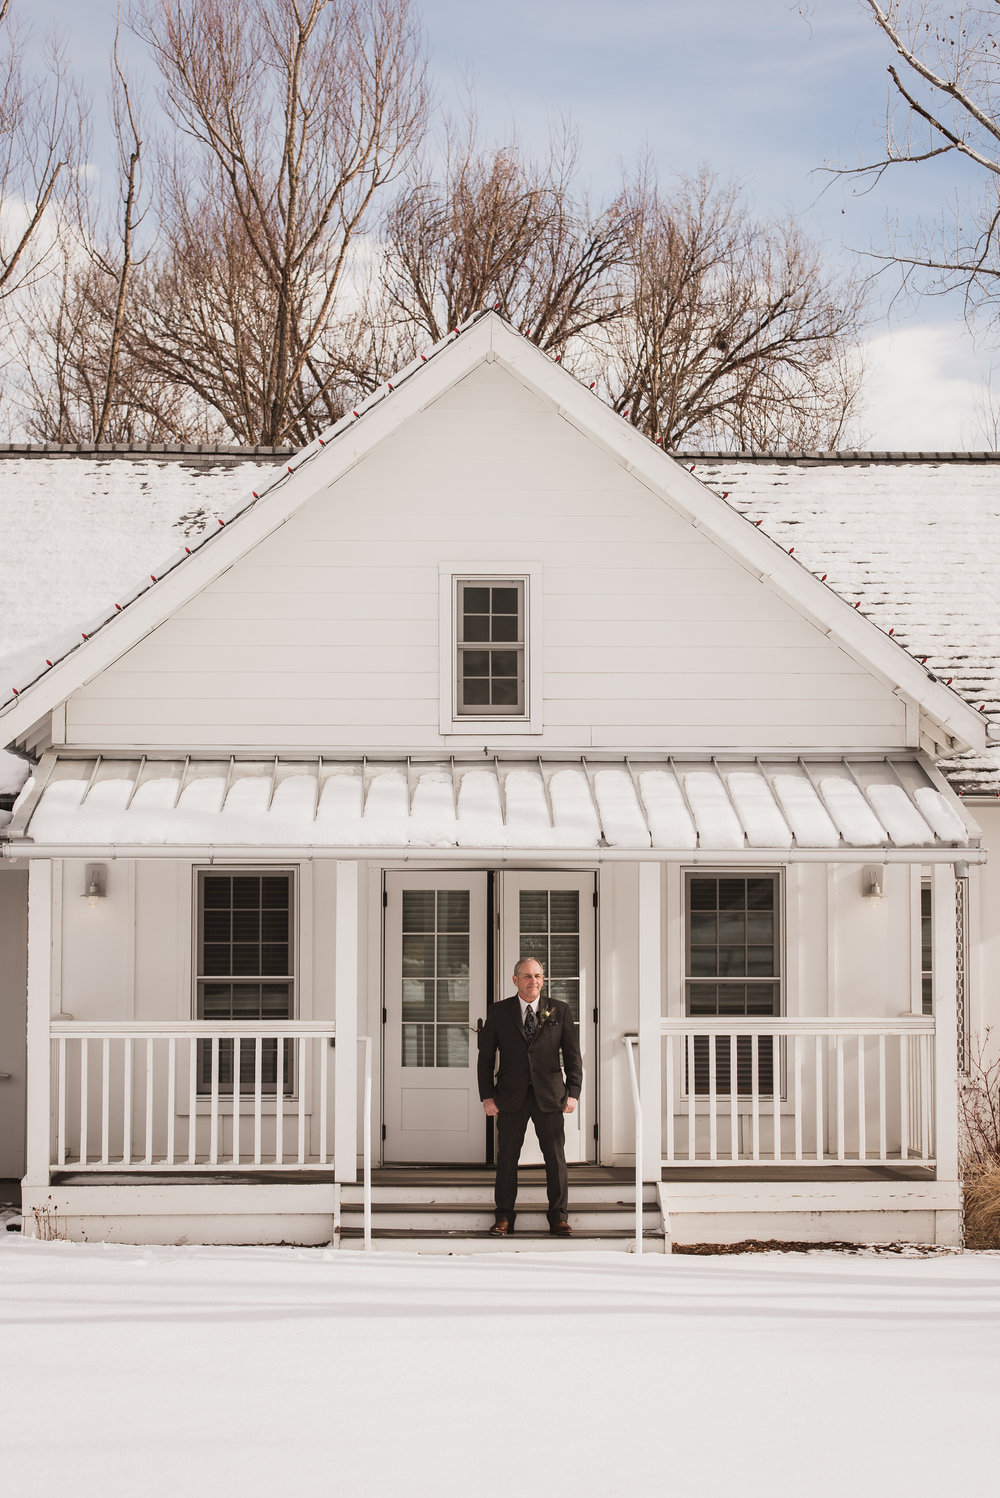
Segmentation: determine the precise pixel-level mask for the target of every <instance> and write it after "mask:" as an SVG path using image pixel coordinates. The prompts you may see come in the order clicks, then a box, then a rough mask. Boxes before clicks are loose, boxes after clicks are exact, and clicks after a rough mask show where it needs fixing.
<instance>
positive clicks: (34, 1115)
mask: <svg viewBox="0 0 1000 1498" xmlns="http://www.w3.org/2000/svg"><path fill="white" fill-rule="evenodd" d="M52 881H53V869H52V865H51V863H49V861H48V860H47V859H44V858H33V859H32V860H31V861H30V863H29V864H28V1025H27V1042H28V1056H27V1066H26V1088H27V1109H26V1115H27V1116H26V1123H25V1128H26V1134H25V1176H24V1184H25V1186H48V1184H49V1169H50V1166H51V1162H52V1055H51V1052H52V1042H51V1039H50V1037H49V1022H50V1019H51V1014H52Z"/></svg>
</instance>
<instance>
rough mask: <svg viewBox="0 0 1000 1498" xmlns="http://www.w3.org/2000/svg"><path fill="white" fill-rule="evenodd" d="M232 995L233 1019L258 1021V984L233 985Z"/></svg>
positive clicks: (259, 1014) (259, 1015)
mask: <svg viewBox="0 0 1000 1498" xmlns="http://www.w3.org/2000/svg"><path fill="white" fill-rule="evenodd" d="M232 994H233V1011H232V1017H233V1019H242V1020H251V1019H260V1017H261V1013H260V998H261V995H260V984H259V983H234V984H233V988H232Z"/></svg>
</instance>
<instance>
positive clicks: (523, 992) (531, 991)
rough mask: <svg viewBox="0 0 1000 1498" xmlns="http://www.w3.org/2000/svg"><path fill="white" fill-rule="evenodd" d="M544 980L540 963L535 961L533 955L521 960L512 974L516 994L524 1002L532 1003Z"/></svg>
mask: <svg viewBox="0 0 1000 1498" xmlns="http://www.w3.org/2000/svg"><path fill="white" fill-rule="evenodd" d="M544 982H545V974H544V973H543V972H542V966H541V963H539V962H536V961H535V959H534V958H533V957H532V958H529V960H528V961H527V962H522V963H521V966H520V968H519V969H518V971H517V972H516V973H515V974H514V986H515V988H516V989H517V992H518V996H519V997H520V998H522V999H523V1000H524V1002H525V1003H526V1004H533V1003H534V1002H535V1000H536V999H537V998H538V995H539V994H540V993H541V991H542V984H543V983H544Z"/></svg>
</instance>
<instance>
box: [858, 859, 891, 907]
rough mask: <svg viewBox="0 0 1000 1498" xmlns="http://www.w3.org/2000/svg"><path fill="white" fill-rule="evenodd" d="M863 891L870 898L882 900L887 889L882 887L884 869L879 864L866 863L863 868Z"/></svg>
mask: <svg viewBox="0 0 1000 1498" xmlns="http://www.w3.org/2000/svg"><path fill="white" fill-rule="evenodd" d="M861 891H862V894H863V895H864V896H865V898H866V899H868V900H881V898H882V896H883V894H884V893H885V891H884V889H883V888H882V869H881V866H880V865H879V864H877V863H870V864H866V866H865V867H864V868H863V869H862V871H861Z"/></svg>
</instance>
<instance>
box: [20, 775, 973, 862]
mask: <svg viewBox="0 0 1000 1498" xmlns="http://www.w3.org/2000/svg"><path fill="white" fill-rule="evenodd" d="M8 836H9V837H10V838H11V840H12V842H13V843H15V844H16V843H17V842H18V841H22V840H28V841H30V842H31V843H32V844H34V845H36V846H38V845H46V846H48V845H51V846H53V847H55V846H60V847H70V848H71V847H74V846H79V847H81V848H82V847H88V846H89V847H93V846H102V847H104V846H115V847H129V848H136V849H141V848H143V847H147V848H153V849H155V848H162V847H213V848H234V849H235V848H242V847H246V848H255V847H261V848H282V849H285V850H287V849H291V848H297V847H300V848H303V849H334V848H343V849H363V848H368V849H380V850H395V849H398V850H401V851H402V850H410V849H412V850H420V849H423V850H447V849H456V850H463V849H465V850H475V849H482V850H484V851H488V850H497V851H501V852H507V851H508V850H510V851H522V852H526V853H528V852H530V853H537V852H544V851H545V850H548V849H552V850H563V851H564V852H569V851H572V852H573V853H583V854H585V853H587V852H588V850H595V851H597V850H602V849H612V850H617V851H618V852H619V853H626V854H627V853H629V852H632V853H635V854H636V855H640V856H641V855H642V854H643V853H644V852H646V851H648V850H650V849H653V850H658V851H659V852H660V853H661V855H662V853H664V852H666V853H671V852H673V853H677V854H678V855H681V856H683V855H688V856H697V855H698V854H699V853H702V852H705V853H711V852H718V853H720V854H730V855H732V854H739V853H744V854H746V853H747V852H752V851H753V850H755V849H760V850H781V849H786V850H788V853H789V856H791V857H794V856H795V854H796V852H810V851H811V852H814V853H822V852H823V851H824V850H828V851H829V852H830V854H831V855H832V856H836V855H835V850H839V851H840V856H843V855H844V853H845V852H847V851H848V850H851V849H856V850H857V851H858V853H859V855H861V856H863V854H864V850H871V851H872V852H873V853H874V850H884V851H885V852H897V853H898V852H900V851H902V850H914V851H916V850H936V851H937V852H938V854H939V856H940V853H941V852H944V850H947V849H961V848H968V847H970V846H974V845H976V844H977V843H978V841H979V838H978V829H977V828H976V826H975V824H974V823H973V822H972V821H971V819H970V818H969V816H968V814H967V813H966V812H964V810H963V808H962V806H961V804H960V802H959V801H958V799H957V797H956V796H955V795H954V794H953V793H952V792H951V790H950V789H949V788H948V786H947V784H946V783H945V781H944V780H943V779H942V778H941V776H940V775H938V774H937V772H936V771H934V769H933V768H932V767H931V766H929V764H927V763H926V762H925V761H923V760H922V759H921V758H920V757H918V756H913V755H893V756H877V755H863V754H857V755H850V756H846V757H842V758H835V757H829V756H827V757H825V758H824V757H821V756H815V757H807V756H795V755H789V756H787V757H781V756H780V755H772V756H768V757H767V758H754V757H743V758H739V757H722V756H714V755H705V756H691V755H685V756H683V757H674V756H670V755H663V754H660V755H655V754H643V755H637V756H634V757H629V756H623V755H617V756H616V755H611V754H601V755H594V756H589V755H588V756H581V755H576V756H565V755H564V756H560V757H546V756H536V757H532V756H525V755H524V754H523V753H520V754H516V753H508V754H485V753H481V754H479V755H475V756H473V755H465V756H451V757H449V756H442V757H436V758H435V757H433V756H430V755H426V756H410V757H407V756H402V757H398V756H397V757H395V758H394V757H392V756H380V757H379V758H377V759H376V758H375V757H372V758H368V757H365V756H361V757H354V758H324V757H316V758H308V759H307V758H301V757H291V756H284V757H275V758H273V759H265V758H262V757H260V756H256V757H253V756H249V755H247V756H240V757H235V756H234V757H231V758H209V757H207V756H206V757H197V758H196V757H194V756H191V757H188V758H184V759H180V758H176V757H174V758H168V757H153V756H142V757H139V756H135V757H106V756H101V755H93V754H90V755H88V754H82V753H80V754H75V755H74V754H65V753H51V754H47V755H45V756H44V758H43V760H42V762H41V764H40V765H39V767H38V769H37V770H36V771H35V773H34V775H33V776H32V778H31V780H29V782H28V784H27V785H26V786H25V788H24V791H23V792H22V794H21V797H20V800H19V802H18V804H17V806H16V808H15V811H14V816H13V819H12V821H11V825H10V828H9V830H8Z"/></svg>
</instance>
